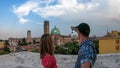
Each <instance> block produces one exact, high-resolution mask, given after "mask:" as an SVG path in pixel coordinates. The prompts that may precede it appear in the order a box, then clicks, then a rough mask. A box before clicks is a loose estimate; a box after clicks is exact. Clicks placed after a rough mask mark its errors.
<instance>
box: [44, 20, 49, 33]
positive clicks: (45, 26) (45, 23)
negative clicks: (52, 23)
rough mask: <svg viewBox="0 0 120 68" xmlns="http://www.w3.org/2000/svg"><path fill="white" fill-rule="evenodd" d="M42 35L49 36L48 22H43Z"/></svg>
mask: <svg viewBox="0 0 120 68" xmlns="http://www.w3.org/2000/svg"><path fill="white" fill-rule="evenodd" d="M44 34H49V21H44Z"/></svg>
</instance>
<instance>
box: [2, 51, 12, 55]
mask: <svg viewBox="0 0 120 68" xmlns="http://www.w3.org/2000/svg"><path fill="white" fill-rule="evenodd" d="M9 53H10V52H8V51H0V55H4V54H9Z"/></svg>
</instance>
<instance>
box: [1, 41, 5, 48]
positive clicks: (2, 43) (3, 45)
mask: <svg viewBox="0 0 120 68" xmlns="http://www.w3.org/2000/svg"><path fill="white" fill-rule="evenodd" d="M4 47H5V44H4V41H2V40H0V49H3V48H4Z"/></svg>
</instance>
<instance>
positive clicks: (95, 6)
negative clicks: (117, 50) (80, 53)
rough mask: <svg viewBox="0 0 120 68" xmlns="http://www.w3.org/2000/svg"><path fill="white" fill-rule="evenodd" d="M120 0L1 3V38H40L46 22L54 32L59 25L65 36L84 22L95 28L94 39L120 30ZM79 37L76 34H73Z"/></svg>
mask: <svg viewBox="0 0 120 68" xmlns="http://www.w3.org/2000/svg"><path fill="white" fill-rule="evenodd" d="M119 6H120V0H1V1H0V10H1V11H0V17H1V20H0V24H1V25H0V39H3V40H5V39H8V38H11V37H13V38H14V37H15V38H23V37H26V35H27V31H28V30H31V35H32V37H40V36H41V35H42V34H43V33H44V31H43V29H44V27H43V26H44V23H43V22H44V21H45V20H48V21H49V25H50V32H51V29H53V28H54V27H55V26H56V27H57V28H58V29H60V31H61V34H62V35H69V34H71V32H72V30H71V26H77V25H79V24H80V23H82V22H85V23H88V24H89V25H90V28H91V33H90V36H94V35H96V36H97V37H99V36H104V35H106V33H107V31H109V32H111V31H112V30H117V31H120V7H119ZM73 34H74V35H76V33H75V32H74V33H73Z"/></svg>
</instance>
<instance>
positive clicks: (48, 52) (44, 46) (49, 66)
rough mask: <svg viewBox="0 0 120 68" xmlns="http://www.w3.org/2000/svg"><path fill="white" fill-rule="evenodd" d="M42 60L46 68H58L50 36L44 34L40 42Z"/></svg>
mask: <svg viewBox="0 0 120 68" xmlns="http://www.w3.org/2000/svg"><path fill="white" fill-rule="evenodd" d="M40 58H41V64H42V65H43V66H44V68H58V66H57V64H56V58H55V56H54V46H53V41H52V37H51V35H50V34H43V35H42V37H41V40H40Z"/></svg>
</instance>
